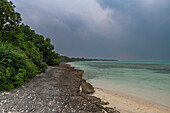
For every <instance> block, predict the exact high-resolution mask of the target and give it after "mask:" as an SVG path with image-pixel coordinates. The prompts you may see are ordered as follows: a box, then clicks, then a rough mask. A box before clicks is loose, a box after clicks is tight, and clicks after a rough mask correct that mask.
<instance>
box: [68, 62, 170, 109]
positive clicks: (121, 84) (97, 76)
mask: <svg viewBox="0 0 170 113" xmlns="http://www.w3.org/2000/svg"><path fill="white" fill-rule="evenodd" d="M69 64H71V65H72V66H74V67H75V68H78V69H82V70H84V71H85V72H84V74H83V77H84V78H85V79H87V80H88V81H89V82H90V83H91V84H93V85H94V86H95V87H99V88H103V89H106V90H110V91H116V92H121V93H125V94H128V95H132V96H137V97H140V98H143V99H147V100H151V101H154V102H157V103H161V104H164V105H167V106H170V62H165V61H164V62H134V61H133V62H130V61H97V62H72V63H69Z"/></svg>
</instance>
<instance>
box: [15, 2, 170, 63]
mask: <svg viewBox="0 0 170 113" xmlns="http://www.w3.org/2000/svg"><path fill="white" fill-rule="evenodd" d="M13 2H14V3H15V4H16V6H17V11H18V12H20V13H21V15H22V18H23V22H24V23H25V24H28V25H29V26H31V28H32V29H35V30H36V32H38V33H40V34H43V35H45V36H47V37H50V38H51V39H52V43H53V44H54V45H55V50H56V51H57V52H59V53H61V54H64V55H68V56H75V57H76V56H78V57H88V58H117V59H124V60H170V51H169V48H170V44H169V43H170V14H169V11H170V7H169V6H168V4H170V1H169V0H135V1H134V0H96V1H95V0H85V1H82V0H72V1H67V0H62V1H61V0H15V1H13Z"/></svg>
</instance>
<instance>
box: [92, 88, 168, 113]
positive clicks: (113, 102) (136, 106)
mask: <svg viewBox="0 0 170 113" xmlns="http://www.w3.org/2000/svg"><path fill="white" fill-rule="evenodd" d="M92 96H96V97H98V98H101V99H102V100H103V101H107V102H109V105H106V106H108V107H112V108H114V107H116V109H117V110H119V111H120V112H121V113H170V109H169V108H166V107H165V106H162V105H160V106H159V105H158V104H153V103H152V104H151V103H147V102H144V101H143V100H142V99H141V101H140V100H139V99H133V98H129V97H127V96H123V95H120V94H118V93H117V94H116V93H113V92H110V91H107V90H103V89H100V88H95V93H93V94H92ZM106 106H105V107H106Z"/></svg>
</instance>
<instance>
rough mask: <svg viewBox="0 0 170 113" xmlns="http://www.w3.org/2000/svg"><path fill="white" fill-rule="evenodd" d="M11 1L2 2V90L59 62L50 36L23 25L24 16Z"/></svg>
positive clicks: (0, 21)
mask: <svg viewBox="0 0 170 113" xmlns="http://www.w3.org/2000/svg"><path fill="white" fill-rule="evenodd" d="M14 8H15V5H13V3H12V2H11V1H10V2H8V1H7V0H1V1H0V90H11V89H13V88H15V87H19V86H21V85H22V84H23V83H24V82H25V81H29V79H31V78H33V77H34V76H35V75H36V74H37V73H40V72H42V71H45V70H46V69H47V64H48V65H57V64H59V63H60V60H59V58H60V57H59V54H57V53H55V52H54V46H53V45H52V44H51V40H50V38H44V36H42V35H39V34H36V33H35V31H34V30H31V29H30V27H29V26H27V25H24V24H21V25H20V23H21V17H20V14H19V13H18V12H16V11H15V9H14Z"/></svg>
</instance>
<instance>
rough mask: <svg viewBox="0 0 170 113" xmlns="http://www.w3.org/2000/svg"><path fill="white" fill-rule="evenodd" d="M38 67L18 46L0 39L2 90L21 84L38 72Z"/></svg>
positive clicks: (0, 83) (0, 87)
mask: <svg viewBox="0 0 170 113" xmlns="http://www.w3.org/2000/svg"><path fill="white" fill-rule="evenodd" d="M37 68H38V67H37V66H36V65H35V64H34V63H33V62H32V61H31V60H30V59H29V58H28V57H27V55H26V54H25V53H24V52H23V51H22V50H20V49H19V48H18V47H16V46H13V45H12V44H10V43H7V42H1V41H0V90H11V89H12V88H14V87H19V86H21V85H22V84H23V82H24V81H28V80H29V79H31V78H33V77H34V76H35V75H36V74H37V73H38V71H37Z"/></svg>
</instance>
